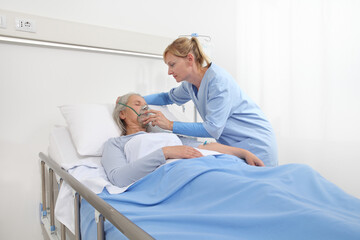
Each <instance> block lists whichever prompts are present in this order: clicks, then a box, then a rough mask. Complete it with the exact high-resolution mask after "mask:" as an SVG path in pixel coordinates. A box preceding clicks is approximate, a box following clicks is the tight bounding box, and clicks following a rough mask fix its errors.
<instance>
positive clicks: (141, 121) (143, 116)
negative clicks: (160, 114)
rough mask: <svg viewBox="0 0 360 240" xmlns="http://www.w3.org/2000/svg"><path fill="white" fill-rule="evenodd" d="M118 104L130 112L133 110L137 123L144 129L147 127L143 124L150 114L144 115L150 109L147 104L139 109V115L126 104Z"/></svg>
mask: <svg viewBox="0 0 360 240" xmlns="http://www.w3.org/2000/svg"><path fill="white" fill-rule="evenodd" d="M118 104H120V105H123V106H125V107H128V108H130V109H131V110H133V111H134V113H135V114H136V115H137V121H138V122H139V123H140V124H141V125H143V127H146V126H147V125H148V124H146V125H144V124H143V122H144V119H145V118H146V117H147V116H148V115H150V113H145V112H146V111H148V110H149V109H150V108H149V106H148V105H147V104H145V105H144V106H142V107H141V109H140V111H139V113H138V112H137V111H136V110H135V109H134V108H132V107H130V106H129V105H126V104H124V103H120V102H119V103H118Z"/></svg>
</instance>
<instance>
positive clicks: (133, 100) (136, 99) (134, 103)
mask: <svg viewBox="0 0 360 240" xmlns="http://www.w3.org/2000/svg"><path fill="white" fill-rule="evenodd" d="M127 105H128V106H130V107H132V108H133V109H134V110H135V111H136V112H137V113H140V110H141V107H142V106H144V105H146V102H145V99H144V98H143V97H141V96H138V95H132V96H130V97H129V100H128V102H127ZM120 114H121V115H120V118H122V119H124V120H125V122H129V121H131V122H134V123H135V122H138V121H137V117H138V115H136V113H135V112H134V111H133V110H131V109H130V108H128V107H127V108H125V110H123V111H122V112H121V113H120Z"/></svg>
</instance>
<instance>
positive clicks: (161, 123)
mask: <svg viewBox="0 0 360 240" xmlns="http://www.w3.org/2000/svg"><path fill="white" fill-rule="evenodd" d="M145 113H151V114H150V115H149V116H148V117H147V118H144V122H143V123H144V124H145V125H146V124H148V123H149V122H151V125H153V126H158V127H160V128H162V129H165V130H169V131H172V130H173V124H174V122H172V121H170V120H169V119H167V118H166V117H165V116H164V114H163V113H162V112H160V111H156V110H152V109H150V110H148V111H146V112H145Z"/></svg>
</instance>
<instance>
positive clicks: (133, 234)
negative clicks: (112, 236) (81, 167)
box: [39, 152, 154, 240]
mask: <svg viewBox="0 0 360 240" xmlns="http://www.w3.org/2000/svg"><path fill="white" fill-rule="evenodd" d="M39 157H40V161H41V182H42V211H43V216H46V215H47V208H46V189H45V178H46V177H45V169H46V167H45V164H46V165H47V166H48V167H49V185H50V225H51V227H50V228H51V232H55V219H54V207H55V201H54V189H53V179H54V173H55V174H56V175H58V176H59V177H60V178H61V179H62V180H63V181H65V182H66V183H68V184H69V185H70V186H71V187H72V189H73V190H74V191H75V192H76V193H75V200H74V201H75V238H76V239H77V240H80V239H81V234H80V197H82V198H84V199H85V200H86V201H88V202H89V203H90V204H91V205H92V206H93V207H94V208H95V216H96V222H97V238H98V239H105V233H104V221H105V219H106V220H108V221H109V222H111V223H112V224H113V225H114V226H115V227H116V228H117V229H118V230H119V231H120V232H122V233H123V234H124V235H125V236H126V237H128V238H129V239H131V240H132V239H134V240H147V239H154V238H153V237H151V236H150V235H149V234H148V233H146V232H145V231H144V230H143V229H141V228H140V227H138V226H137V225H136V224H134V223H133V222H131V221H130V220H129V219H128V218H127V217H125V216H124V215H122V214H121V213H119V212H118V211H117V210H116V209H115V208H113V207H112V206H111V205H109V204H108V203H107V202H105V201H104V200H103V199H101V198H100V197H99V196H97V195H96V194H95V193H93V192H92V191H91V190H89V189H87V188H86V187H85V186H84V185H83V184H82V183H80V182H79V181H78V180H77V179H76V178H74V177H73V176H71V175H70V174H69V173H68V172H66V171H65V170H64V169H63V168H61V167H60V166H59V164H57V163H56V162H55V161H54V160H52V159H51V158H50V157H48V156H46V155H45V154H44V153H42V152H40V153H39ZM61 239H65V226H63V225H61Z"/></svg>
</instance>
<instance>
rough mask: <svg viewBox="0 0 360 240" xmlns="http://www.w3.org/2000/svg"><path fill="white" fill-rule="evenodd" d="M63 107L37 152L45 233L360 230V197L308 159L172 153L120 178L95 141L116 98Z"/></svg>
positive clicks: (337, 235) (273, 234) (289, 234)
mask: <svg viewBox="0 0 360 240" xmlns="http://www.w3.org/2000/svg"><path fill="white" fill-rule="evenodd" d="M153 108H154V107H153ZM61 110H62V113H63V115H64V117H65V119H66V122H67V126H56V127H54V128H53V129H52V131H51V134H50V146H49V155H48V156H46V155H45V154H43V153H40V155H39V156H40V161H41V169H42V174H41V176H42V182H43V184H42V192H43V197H42V210H41V215H42V216H41V220H42V223H43V224H44V225H47V226H46V228H47V229H48V230H47V231H48V233H49V237H50V238H51V239H60V237H61V239H64V236H65V235H66V234H65V232H66V231H65V229H70V231H71V232H73V233H74V235H75V238H76V239H96V238H97V239H105V238H106V239H154V238H155V239H360V200H359V199H357V198H355V197H352V196H350V195H348V194H346V193H345V192H343V191H342V190H341V189H339V188H338V187H337V186H335V185H334V184H332V183H331V182H329V181H327V180H326V179H324V178H322V177H321V176H320V175H319V174H318V173H317V172H316V171H314V170H312V169H311V168H310V167H308V166H306V165H301V164H288V165H283V166H279V167H276V168H259V167H253V166H249V165H247V164H246V163H244V161H242V160H240V159H238V158H236V157H233V156H230V155H224V154H222V155H216V156H207V157H203V158H198V159H191V161H190V160H180V161H176V162H171V163H169V164H166V165H164V166H161V167H159V168H158V169H157V170H155V171H154V172H153V173H151V174H149V175H147V176H146V177H144V178H142V179H140V180H139V181H137V182H136V183H135V184H133V185H132V186H130V187H129V188H128V189H127V190H126V191H125V190H124V189H121V188H117V187H115V186H113V185H111V183H110V182H109V181H108V180H107V178H106V174H105V172H104V170H103V168H102V166H101V164H100V158H101V144H100V145H99V143H101V142H103V141H104V139H107V138H109V137H113V136H110V135H115V136H116V134H118V133H117V132H116V130H115V132H114V131H113V130H114V129H115V128H116V126H114V125H112V124H113V123H111V121H112V120H111V110H112V107H111V106H105V105H102V106H100V105H96V106H87V105H82V106H75V107H74V106H65V107H63V108H62V109H61ZM163 110H164V112H165V115H166V116H167V117H169V115H167V114H171V113H168V112H166V111H167V110H166V109H163ZM107 111H108V112H107ZM74 115H76V116H74ZM102 115H105V116H106V118H108V119H107V120H106V119H105V118H104V119H100V120H101V121H100V120H99V118H101V117H100V116H102ZM84 116H86V120H87V123H85V122H84ZM171 117H173V116H171ZM171 117H169V118H170V119H171ZM79 119H80V120H79ZM105 120H106V121H105ZM89 121H90V123H89ZM95 125H98V127H99V126H101V127H100V129H101V131H99V129H97V128H96V127H94V126H95ZM109 126H110V127H111V126H112V127H115V128H114V129H112V130H111V129H109V128H107V127H109ZM89 131H90V132H91V131H93V133H89ZM154 131H156V129H155V130H154ZM104 132H106V133H107V134H104ZM91 134H95V135H96V136H98V138H94V136H95V135H93V136H91ZM90 140H93V141H90ZM94 141H95V142H96V141H98V142H97V143H94ZM47 168H49V170H48V171H46V169H47ZM47 172H48V180H49V183H48V184H47V185H48V186H50V191H46V185H45V180H46V173H47ZM54 175H56V176H58V178H56V177H55V176H54ZM56 181H59V182H62V184H61V187H60V192H59V194H58V196H57V202H56V207H55V198H56V197H55V195H54V192H55V189H54V188H53V186H54V185H55V186H56V184H54V182H56ZM47 192H48V193H49V197H46V193H47ZM55 217H56V218H57V219H58V220H59V221H60V222H61V224H60V226H59V227H55V225H56V224H55ZM58 229H59V230H60V231H58Z"/></svg>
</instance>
